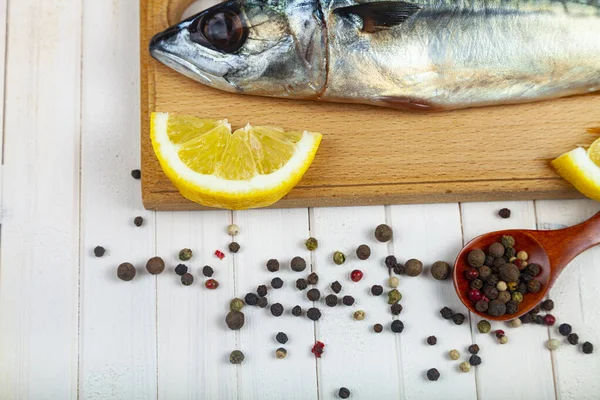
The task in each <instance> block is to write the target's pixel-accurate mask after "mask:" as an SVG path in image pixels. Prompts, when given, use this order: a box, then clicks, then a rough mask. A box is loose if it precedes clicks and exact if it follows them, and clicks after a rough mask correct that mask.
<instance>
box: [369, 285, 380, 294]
mask: <svg viewBox="0 0 600 400" xmlns="http://www.w3.org/2000/svg"><path fill="white" fill-rule="evenodd" d="M382 293H383V287H381V286H379V285H373V286H371V294H372V295H373V296H381V294H382Z"/></svg>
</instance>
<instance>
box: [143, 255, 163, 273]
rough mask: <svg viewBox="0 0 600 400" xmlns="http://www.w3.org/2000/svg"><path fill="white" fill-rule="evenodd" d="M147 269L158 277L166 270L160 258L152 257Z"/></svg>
mask: <svg viewBox="0 0 600 400" xmlns="http://www.w3.org/2000/svg"><path fill="white" fill-rule="evenodd" d="M146 269H147V270H148V272H149V273H151V274H152V275H158V274H160V273H161V272H163V271H164V270H165V262H164V261H163V259H162V258H160V257H152V258H151V259H149V260H148V262H147V263H146Z"/></svg>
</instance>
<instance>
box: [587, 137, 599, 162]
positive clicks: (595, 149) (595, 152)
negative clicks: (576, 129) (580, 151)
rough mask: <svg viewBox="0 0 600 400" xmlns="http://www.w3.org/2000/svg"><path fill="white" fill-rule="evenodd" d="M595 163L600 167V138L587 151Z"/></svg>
mask: <svg viewBox="0 0 600 400" xmlns="http://www.w3.org/2000/svg"><path fill="white" fill-rule="evenodd" d="M587 153H588V156H590V158H591V159H592V161H593V162H594V164H596V165H597V166H599V167H600V139H596V141H595V142H594V143H592V145H591V146H590V148H589V149H588V151H587Z"/></svg>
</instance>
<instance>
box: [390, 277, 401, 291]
mask: <svg viewBox="0 0 600 400" xmlns="http://www.w3.org/2000/svg"><path fill="white" fill-rule="evenodd" d="M399 284H400V279H398V278H396V277H395V276H390V277H389V279H388V286H389V287H391V288H392V289H395V288H397V287H398V285H399Z"/></svg>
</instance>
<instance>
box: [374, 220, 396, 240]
mask: <svg viewBox="0 0 600 400" xmlns="http://www.w3.org/2000/svg"><path fill="white" fill-rule="evenodd" d="M393 236H394V232H393V231H392V228H390V227H389V226H388V225H386V224H381V225H379V226H377V228H375V239H377V240H378V241H380V242H383V243H385V242H389V241H390V240H392V237H393Z"/></svg>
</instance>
